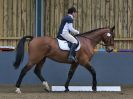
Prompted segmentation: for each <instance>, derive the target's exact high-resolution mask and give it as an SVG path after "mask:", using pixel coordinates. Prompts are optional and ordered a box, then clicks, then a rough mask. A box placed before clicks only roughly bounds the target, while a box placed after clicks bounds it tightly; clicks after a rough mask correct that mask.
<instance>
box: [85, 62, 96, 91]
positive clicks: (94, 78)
mask: <svg viewBox="0 0 133 99" xmlns="http://www.w3.org/2000/svg"><path fill="white" fill-rule="evenodd" d="M85 68H86V69H87V70H89V72H90V73H91V75H92V79H93V81H92V84H93V85H92V90H93V91H97V80H96V71H95V69H94V68H93V67H92V66H91V65H90V64H89V63H87V64H86V65H85Z"/></svg>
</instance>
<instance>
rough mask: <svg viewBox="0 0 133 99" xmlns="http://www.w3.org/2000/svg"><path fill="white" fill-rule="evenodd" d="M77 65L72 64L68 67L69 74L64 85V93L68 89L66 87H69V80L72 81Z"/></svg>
mask: <svg viewBox="0 0 133 99" xmlns="http://www.w3.org/2000/svg"><path fill="white" fill-rule="evenodd" d="M77 66H78V64H77V63H73V64H72V65H71V67H70V70H69V73H68V78H67V81H66V83H65V92H67V91H69V89H68V86H69V83H70V80H71V79H72V77H73V74H74V72H75V70H76V68H77Z"/></svg>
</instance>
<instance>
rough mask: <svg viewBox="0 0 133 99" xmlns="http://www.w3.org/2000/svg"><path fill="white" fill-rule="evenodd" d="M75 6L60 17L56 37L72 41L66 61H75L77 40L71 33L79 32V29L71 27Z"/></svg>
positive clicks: (74, 15)
mask: <svg viewBox="0 0 133 99" xmlns="http://www.w3.org/2000/svg"><path fill="white" fill-rule="evenodd" d="M76 12H77V11H76V9H75V7H71V8H69V9H68V14H67V15H66V16H65V17H64V18H63V19H62V21H61V25H60V28H59V32H58V35H57V38H59V39H65V40H67V41H69V42H71V43H72V45H71V48H70V52H69V56H68V61H75V55H74V54H75V49H76V45H77V44H78V41H77V40H76V39H75V37H74V36H73V35H76V34H79V31H78V30H76V29H74V28H73V21H74V17H76ZM72 34H73V35H72Z"/></svg>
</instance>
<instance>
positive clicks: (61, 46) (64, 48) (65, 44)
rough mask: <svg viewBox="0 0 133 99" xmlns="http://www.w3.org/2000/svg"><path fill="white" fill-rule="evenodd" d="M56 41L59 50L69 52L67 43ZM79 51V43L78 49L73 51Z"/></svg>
mask: <svg viewBox="0 0 133 99" xmlns="http://www.w3.org/2000/svg"><path fill="white" fill-rule="evenodd" d="M57 41H58V44H59V47H60V49H62V50H67V51H69V50H70V48H69V46H68V43H67V41H64V40H60V39H57ZM79 49H80V42H79V45H78V47H77V48H76V49H75V51H78V50H79Z"/></svg>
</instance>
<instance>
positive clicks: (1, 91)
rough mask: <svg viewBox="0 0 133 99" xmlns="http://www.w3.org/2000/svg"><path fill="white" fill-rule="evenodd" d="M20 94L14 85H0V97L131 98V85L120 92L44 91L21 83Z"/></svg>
mask: <svg viewBox="0 0 133 99" xmlns="http://www.w3.org/2000/svg"><path fill="white" fill-rule="evenodd" d="M21 91H22V92H23V93H22V94H16V93H15V86H14V85H0V99H133V87H131V86H130V87H129V86H128V87H122V91H121V92H96V93H94V92H67V93H65V92H46V91H44V90H43V87H42V86H41V85H28V86H27V85H23V86H22V87H21Z"/></svg>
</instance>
